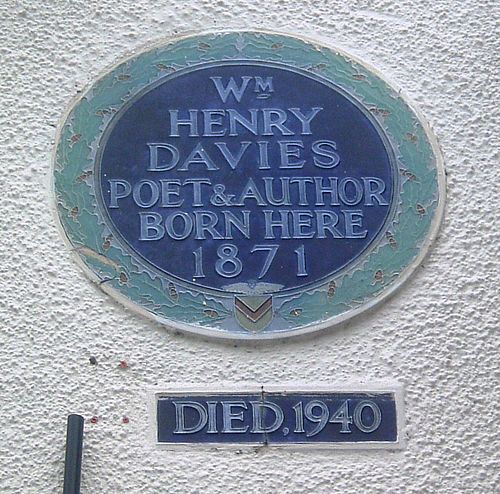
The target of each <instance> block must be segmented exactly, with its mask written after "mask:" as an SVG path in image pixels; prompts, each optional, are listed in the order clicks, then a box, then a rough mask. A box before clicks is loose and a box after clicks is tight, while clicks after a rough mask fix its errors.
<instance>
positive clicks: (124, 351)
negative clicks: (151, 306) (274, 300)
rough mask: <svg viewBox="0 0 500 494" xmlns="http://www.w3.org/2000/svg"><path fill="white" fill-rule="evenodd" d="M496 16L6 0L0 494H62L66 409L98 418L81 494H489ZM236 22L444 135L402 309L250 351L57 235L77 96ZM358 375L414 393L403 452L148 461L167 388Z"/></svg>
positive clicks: (435, 9)
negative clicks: (125, 284)
mask: <svg viewBox="0 0 500 494" xmlns="http://www.w3.org/2000/svg"><path fill="white" fill-rule="evenodd" d="M494 3H495V2H494V1H483V0H475V1H474V0H466V1H458V0H455V1H453V0H429V1H415V0H398V1H396V0H379V1H359V2H355V3H351V2H341V1H337V0H330V1H322V0H315V1H313V0H303V1H301V2H299V1H293V2H292V1H290V2H289V1H285V0H281V1H276V2H269V1H265V0H253V1H248V0H239V1H235V0H233V1H226V0H217V1H212V0H171V1H170V2H157V1H152V0H134V1H119V0H112V1H111V0H100V1H95V0H72V1H66V0H47V1H42V0H36V1H33V0H31V1H28V0H26V1H16V0H3V1H2V3H1V5H0V23H1V29H0V45H1V48H0V50H1V64H0V94H1V103H0V104H1V108H0V121H1V129H2V130H1V133H0V143H1V165H0V176H1V181H0V188H1V189H0V190H1V200H0V205H1V206H0V207H1V214H0V225H1V235H2V237H1V242H2V243H1V252H0V256H1V257H0V259H1V262H0V270H1V276H0V286H1V290H2V291H1V300H0V323H1V332H0V345H1V346H0V376H1V377H0V379H1V380H0V383H1V402H0V417H1V421H2V425H1V427H0V460H1V464H0V492H2V493H3V494H10V493H21V492H22V493H36V494H41V493H58V492H62V474H63V457H64V433H65V417H66V415H67V413H68V412H79V413H82V414H83V415H84V416H85V417H86V419H87V420H86V425H85V427H86V432H85V452H84V467H83V468H84V472H83V486H82V492H83V493H132V494H135V493H158V492H168V493H171V492H172V493H201V492H203V493H227V492H246V493H261V494H262V493H303V492H314V493H331V492H339V493H360V492H372V493H427V492H428V493H466V492H475V493H493V492H495V491H496V492H498V490H497V489H500V487H499V484H498V465H496V464H495V461H498V455H497V456H496V457H495V454H496V450H497V449H498V446H499V444H498V440H496V436H495V432H496V431H495V429H496V427H497V423H498V419H499V418H500V417H499V416H498V412H497V410H496V406H497V405H496V400H498V386H496V385H497V382H496V381H495V370H496V369H495V368H498V364H497V362H498V355H496V354H495V352H496V351H497V350H498V345H496V344H495V334H494V332H495V329H496V324H497V321H498V314H499V312H498V311H499V305H500V300H499V296H498V291H497V289H496V286H495V275H496V276H498V263H497V262H496V259H495V257H496V256H498V249H497V246H498V241H499V239H498V226H497V230H496V231H495V228H494V224H495V220H496V221H497V224H498V212H497V208H498V207H499V204H498V200H497V188H496V186H495V182H496V181H498V179H499V172H498V154H497V152H498V144H499V139H498V126H497V127H496V128H495V124H497V125H498V120H497V121H495V117H494V115H493V114H494V108H495V106H498V104H499V98H498V93H497V92H496V91H497V87H496V86H498V62H499V60H498V56H496V55H495V54H494V50H495V45H496V48H497V50H498V43H497V42H496V37H498V34H499V33H498V31H497V32H496V33H495V15H496V16H498V11H497V12H495V6H494ZM226 26H230V27H265V28H274V29H282V30H291V31H295V32H298V33H310V34H312V35H317V36H321V37H323V38H324V39H326V40H329V41H330V42H334V43H337V44H339V45H341V46H343V47H344V48H346V49H347V50H349V51H351V52H353V53H355V54H357V55H359V56H360V57H362V58H363V59H365V60H367V61H369V62H371V63H372V64H374V65H375V66H377V67H378V68H379V69H380V70H382V71H383V73H384V74H385V75H386V76H388V77H389V78H390V79H392V80H393V81H394V82H396V83H397V84H399V85H400V86H401V87H403V88H405V90H406V92H407V93H408V94H409V95H410V96H411V97H412V98H413V100H414V101H416V102H417V103H418V104H419V105H420V107H421V109H422V110H423V112H424V113H425V114H426V116H427V117H428V119H429V120H430V121H431V122H432V124H433V127H434V130H435V132H436V134H437V136H438V138H439V140H440V143H441V146H442V150H443V153H444V156H445V162H446V168H447V172H448V206H447V213H446V219H445V222H444V225H443V228H442V230H441V234H440V236H439V239H438V241H437V243H436V244H435V245H434V248H433V249H432V251H431V253H430V255H429V256H428V258H427V259H426V260H425V262H424V265H423V266H422V268H420V269H419V270H418V272H417V274H416V276H414V277H413V279H412V280H411V281H410V282H409V283H407V285H406V286H405V287H404V288H403V289H402V290H401V291H400V292H399V293H398V294H397V295H396V296H394V297H393V298H392V299H391V300H389V301H388V302H386V303H385V304H384V305H383V306H382V307H380V308H378V309H376V310H375V311H373V312H372V313H370V314H368V315H365V316H362V317H359V318H357V319H356V320H354V321H352V322H351V323H350V324H348V325H347V326H345V327H343V328H341V329H339V330H335V331H330V332H328V333H325V334H322V335H320V336H313V337H310V338H308V339H305V340H299V341H285V342H279V343H267V344H264V345H260V346H257V347H251V346H248V345H233V344H229V343H221V342H218V341H204V340H202V339H200V338H195V337H191V336H184V335H174V334H173V333H171V332H168V331H167V330H165V329H164V328H163V327H161V326H159V325H155V324H152V323H151V322H149V321H147V320H145V319H142V318H141V317H138V316H135V315H133V314H132V313H130V312H128V311H126V310H124V309H123V308H122V307H121V306H119V305H118V304H116V303H114V302H113V301H112V300H111V299H110V298H109V297H108V296H106V295H105V294H103V293H101V292H100V291H99V290H98V289H97V288H96V287H94V286H92V285H91V283H90V282H88V281H87V279H86V278H85V277H84V276H83V274H82V272H81V271H80V270H79V269H78V267H77V266H76V264H75V263H74V262H73V261H72V260H71V258H70V255H69V252H68V251H67V250H66V249H65V247H64V244H63V242H62V240H61V238H60V237H59V234H58V231H57V230H56V227H55V222H54V220H53V217H52V214H51V210H50V207H49V203H50V198H49V193H48V185H47V184H48V176H49V174H50V160H51V150H52V145H53V141H54V136H55V125H56V124H57V121H58V119H59V117H60V116H61V114H62V113H63V111H64V110H65V108H66V107H67V104H68V102H69V101H70V100H71V98H72V97H74V96H75V95H76V93H77V91H78V90H80V89H81V88H82V87H83V86H84V85H86V83H88V82H89V81H90V80H91V79H93V78H95V77H96V76H97V75H98V74H99V73H100V72H101V71H102V70H103V69H105V68H106V67H107V66H108V65H109V64H111V63H114V62H115V61H116V60H117V59H119V58H120V57H123V56H124V55H126V54H127V52H128V51H130V50H131V49H136V48H139V47H141V46H143V45H144V44H145V43H148V42H150V41H155V40H157V39H159V38H161V37H164V36H168V35H171V34H173V33H176V32H183V31H187V30H191V29H206V28H210V27H226ZM497 114H498V113H497ZM90 356H95V357H96V359H97V362H98V363H97V365H91V364H90V363H89V357H90ZM121 360H126V361H127V362H128V363H129V367H128V368H125V369H122V368H120V367H119V365H118V364H119V362H120V361H121ZM356 378H363V379H365V380H368V381H370V380H372V379H373V380H374V379H396V380H399V381H401V382H402V383H404V384H405V386H406V418H407V428H406V431H407V436H408V445H407V449H406V450H405V451H402V452H398V453H389V452H342V453H340V452H335V451H332V452H314V451H309V452H297V451H291V450H287V451H275V450H261V451H259V452H255V451H252V450H246V451H243V452H234V451H232V452H228V451H225V452H216V451H206V450H205V451H201V450H197V449H196V448H193V449H192V450H189V451H178V452H166V451H156V450H153V449H152V448H151V447H150V446H148V442H147V435H148V433H149V428H148V427H149V426H148V423H147V420H146V404H145V399H146V391H145V390H146V389H147V387H148V386H152V385H155V384H156V383H163V384H168V383H169V382H173V381H181V382H182V381H191V382H195V383H202V384H203V383H206V384H217V383H218V382H219V381H221V380H229V381H233V382H235V383H238V382H240V381H243V380H251V381H258V382H269V383H279V382H282V381H296V380H301V381H303V382H307V383H315V382H325V383H335V382H338V381H345V380H353V379H356ZM495 388H496V389H495ZM92 416H96V417H98V422H97V423H95V424H94V423H91V422H90V418H91V417H92ZM124 416H127V417H129V423H127V424H125V423H123V421H122V418H123V417H124Z"/></svg>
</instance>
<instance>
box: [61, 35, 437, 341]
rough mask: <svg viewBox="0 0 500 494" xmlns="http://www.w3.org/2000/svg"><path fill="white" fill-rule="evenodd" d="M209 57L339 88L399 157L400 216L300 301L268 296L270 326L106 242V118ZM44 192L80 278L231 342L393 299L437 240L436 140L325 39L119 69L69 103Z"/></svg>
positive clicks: (160, 48) (171, 49)
mask: <svg viewBox="0 0 500 494" xmlns="http://www.w3.org/2000/svg"><path fill="white" fill-rule="evenodd" d="M214 60H225V61H230V60H246V61H253V60H254V61H269V62H275V63H277V64H286V65H288V66H292V67H296V68H298V69H300V70H305V71H308V72H311V73H312V74H314V75H315V77H320V78H323V79H326V80H327V81H328V82H329V83H331V84H335V85H338V86H340V87H341V88H342V90H343V91H345V92H347V93H348V94H349V95H350V96H351V97H352V98H355V99H357V100H358V101H359V102H360V103H361V104H362V105H363V106H364V107H365V108H366V109H367V110H368V111H369V112H370V113H371V114H372V115H373V117H374V118H375V119H376V120H377V122H378V124H379V125H380V127H381V128H382V129H383V130H384V132H385V134H386V136H387V138H388V140H389V141H390V144H391V146H392V148H393V149H394V151H395V153H396V160H397V166H398V169H399V174H400V177H399V179H400V180H399V182H400V196H399V201H398V206H399V207H398V211H397V213H396V216H395V220H394V221H393V222H392V225H391V226H390V228H389V229H387V231H386V232H385V236H384V238H383V239H381V240H380V241H378V242H377V244H376V245H373V248H370V250H369V252H368V253H367V254H366V255H365V256H363V259H362V260H361V262H356V263H353V265H352V266H351V267H350V269H348V270H344V271H342V272H341V273H337V274H335V275H334V276H333V277H332V279H330V280H328V281H327V282H325V283H324V284H323V285H321V286H318V287H314V288H312V289H307V288H306V289H305V290H304V291H303V292H302V293H300V294H294V295H289V294H284V295H283V296H280V294H279V293H278V294H275V295H273V305H272V315H273V323H272V324H269V325H268V326H267V327H264V328H259V329H258V330H256V331H251V330H250V331H249V330H248V329H245V328H244V327H242V326H241V325H240V324H238V322H237V319H236V316H235V310H234V300H233V299H232V298H231V297H224V296H222V297H220V296H217V295H214V293H212V292H210V291H209V290H207V291H203V290H199V291H195V290H193V289H192V288H191V287H184V286H182V285H178V284H177V283H174V282H172V280H170V279H168V277H167V276H162V275H161V274H158V273H157V272H155V271H154V270H149V269H147V267H145V266H144V265H143V264H142V263H139V262H137V261H136V260H135V259H134V257H132V256H131V255H130V253H129V252H128V251H127V249H125V248H124V247H123V246H122V245H120V244H119V243H118V242H117V240H116V239H114V238H113V236H112V235H111V231H110V230H109V228H108V226H107V225H106V222H105V220H104V218H103V215H102V212H101V211H100V209H99V207H98V204H97V200H96V191H95V189H94V186H95V184H94V177H95V173H94V166H95V160H96V157H97V152H98V144H99V141H100V139H101V137H102V135H103V133H104V132H105V130H106V129H107V126H108V124H109V123H110V121H111V119H112V117H113V115H114V114H115V113H116V112H118V111H119V110H120V108H121V107H122V106H124V105H126V104H127V103H128V102H129V100H130V99H132V98H134V97H135V96H136V94H137V93H139V92H140V91H141V90H143V89H144V87H145V86H149V85H151V84H154V83H155V81H158V80H159V79H162V78H164V77H165V76H166V75H168V74H169V73H171V72H174V71H177V70H179V69H183V68H187V67H192V66H194V65H197V64H203V63H207V62H213V61H214ZM52 193H53V197H54V200H55V209H56V213H57V214H56V217H57V219H58V224H59V226H60V229H61V230H62V233H63V236H64V238H65V240H66V242H67V243H68V245H69V247H70V248H71V249H72V251H73V252H74V253H75V255H76V259H77V261H78V263H79V264H80V265H81V266H82V267H83V269H84V271H85V272H86V274H87V275H88V276H89V277H90V278H91V279H92V280H93V281H95V282H97V283H99V285H100V287H101V288H102V289H103V291H105V292H106V293H109V294H110V295H111V296H113V297H114V298H115V299H117V300H118V301H120V302H121V303H122V304H124V305H126V306H127V307H129V308H131V309H133V310H135V311H136V312H139V313H141V314H143V315H145V316H147V317H149V318H151V319H154V320H155V321H157V322H160V323H162V324H165V325H167V326H170V327H172V328H176V329H180V330H184V331H188V332H192V333H198V334H202V335H207V336H214V337H219V338H229V339H250V340H256V339H257V340H258V339H271V338H283V337H287V336H294V335H300V334H304V333H309V332H312V331H316V330H320V329H324V328H327V327H331V326H334V325H337V324H339V323H341V322H344V321H346V320H347V319H350V318H352V317H354V316H356V315H358V314H359V313H361V312H364V311H365V310H367V309H369V308H371V307H373V306H374V305H376V304H378V303H379V302H380V301H382V300H384V299H386V298H387V297H389V296H390V295H391V294H393V293H394V292H395V291H396V290H397V289H398V288H399V287H400V286H401V285H402V284H403V283H404V282H405V281H406V280H407V279H408V278H409V277H410V276H411V274H412V273H413V272H414V270H415V269H416V267H417V266H418V265H419V264H420V262H421V261H422V259H423V258H424V256H425V255H426V253H427V251H428V249H429V247H430V245H431V243H432V242H433V240H434V239H435V237H436V235H437V232H438V229H439V226H440V223H441V220H442V217H443V212H444V205H445V173H444V167H443V159H442V156H441V153H440V150H439V147H438V144H437V140H436V138H435V137H434V135H433V134H432V132H431V129H430V127H429V125H428V124H427V122H426V121H425V119H424V118H423V117H422V115H421V114H420V112H419V111H418V110H417V109H416V108H415V107H414V105H412V104H410V103H409V102H408V100H407V98H406V97H404V96H403V95H402V94H401V91H400V90H399V89H396V88H394V87H393V86H392V85H391V84H389V83H388V82H387V80H386V79H385V78H384V77H383V76H382V75H380V74H379V72H378V71H377V70H376V69H374V68H373V67H371V66H369V65H368V64H367V63H365V62H363V61H360V60H358V59H357V58H356V57H353V56H352V55H350V54H347V53H345V52H343V51H342V50H339V49H338V48H334V47H328V46H327V45H325V44H324V43H323V42H322V41H316V40H311V39H306V38H303V37H298V36H295V35H292V34H286V33H277V32H270V31H257V30H252V31H241V30H239V31H231V30H225V31H214V32H205V33H197V34H191V35H187V36H183V37H178V38H173V39H169V40H166V41H165V40H164V41H162V42H161V43H158V44H157V45H154V46H152V47H148V48H147V49H146V50H144V51H141V52H139V53H138V54H136V55H134V56H132V57H130V58H128V59H126V60H125V61H123V62H121V63H119V64H118V65H115V66H114V67H113V68H111V69H110V70H108V71H106V72H105V73H104V74H103V75H102V76H101V77H99V78H98V79H97V80H96V81H95V82H94V83H93V84H92V85H91V86H90V87H89V88H88V89H87V90H86V91H84V92H83V93H82V95H81V96H80V97H79V98H78V99H77V100H76V101H74V102H73V104H72V105H71V107H70V109H69V110H68V111H67V113H66V115H65V116H64V118H63V120H62V122H61V124H60V125H59V129H58V138H57V141H56V149H55V155H54V160H53V174H52Z"/></svg>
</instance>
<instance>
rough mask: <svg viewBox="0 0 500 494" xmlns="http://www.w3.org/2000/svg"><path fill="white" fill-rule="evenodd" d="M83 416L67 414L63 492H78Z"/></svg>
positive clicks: (71, 493)
mask: <svg viewBox="0 0 500 494" xmlns="http://www.w3.org/2000/svg"><path fill="white" fill-rule="evenodd" d="M82 445H83V417H82V416H81V415H76V414H71V415H68V428H67V431H66V460H65V464H64V490H63V494H80V475H81V472H82Z"/></svg>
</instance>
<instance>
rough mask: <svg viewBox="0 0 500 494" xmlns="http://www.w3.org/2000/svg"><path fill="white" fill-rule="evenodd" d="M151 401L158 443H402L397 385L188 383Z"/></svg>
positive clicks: (382, 445)
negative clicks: (203, 386)
mask: <svg viewBox="0 0 500 494" xmlns="http://www.w3.org/2000/svg"><path fill="white" fill-rule="evenodd" d="M154 406H155V421H156V441H157V443H158V444H165V445H189V444H208V445H242V444H247V445H255V446H259V445H269V446H284V445H313V446H315V447H318V446H319V447H334V448H387V449H396V448H400V447H401V446H402V437H401V425H402V424H401V422H402V418H401V415H402V397H401V389H400V388H399V387H394V388H393V389H386V388H377V389H367V388H365V387H362V388H361V387H360V388H351V389H338V388H331V389H325V388H321V389H319V388H318V389H316V390H314V389H307V388H295V389H293V388H290V387H286V388H285V387H281V388H280V387H276V386H273V387H271V386H265V387H252V388H246V389H241V388H240V389H237V390H233V389H225V390H223V391H222V390H221V391H212V390H209V389H205V390H200V389H195V388H189V387H186V388H185V389H184V390H179V389H176V390H172V391H165V392H159V393H156V394H155V404H154Z"/></svg>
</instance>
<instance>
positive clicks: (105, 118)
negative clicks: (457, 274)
mask: <svg viewBox="0 0 500 494" xmlns="http://www.w3.org/2000/svg"><path fill="white" fill-rule="evenodd" d="M438 159H439V156H438V154H437V151H436V146H435V144H434V141H433V139H432V137H431V136H430V134H429V131H428V130H427V129H426V127H425V125H424V124H423V123H422V122H421V121H420V120H419V118H418V117H417V115H416V114H415V112H414V111H413V110H411V109H410V107H409V106H408V105H407V103H406V102H405V101H404V100H403V99H401V97H400V96H399V95H398V94H396V93H395V92H394V91H393V90H392V89H391V88H390V87H389V86H388V85H387V84H386V83H385V82H384V81H383V80H381V79H380V78H379V77H378V76H376V75H374V74H373V73H372V72H371V71H369V70H368V69H367V68H366V67H365V66H364V65H362V64H360V63H359V62H356V61H354V60H352V59H350V58H349V57H348V56H346V55H343V54H342V55H341V54H339V53H338V52H336V51H331V50H329V49H327V48H325V47H318V46H316V45H314V44H311V43H310V42H307V41H303V40H301V39H298V38H292V37H288V36H283V35H277V34H269V33H257V32H245V33H241V32H240V33H216V34H209V35H200V36H193V37H188V38H183V39H179V40H176V41H173V42H171V43H169V44H167V45H164V46H161V47H159V48H155V49H153V50H150V51H147V52H145V53H142V54H141V55H138V56H137V57H135V58H133V59H130V60H128V61H126V62H125V63H123V64H121V65H119V66H118V67H116V68H115V69H114V70H113V71H111V72H110V73H108V74H107V75H105V76H104V77H103V78H101V79H100V80H99V81H97V82H96V83H95V84H94V85H93V86H92V88H91V89H90V90H89V91H88V92H87V93H86V94H85V95H84V96H83V98H82V99H81V100H80V101H79V102H78V103H77V104H76V105H75V106H74V108H73V109H72V111H71V113H70V114H69V116H68V117H67V119H66V121H65V123H64V124H63V127H62V129H61V136H60V139H59V144H58V149H57V155H56V163H55V181H54V185H55V193H56V198H57V205H58V211H59V217H60V219H61V222H62V225H63V228H64V231H65V233H66V235H67V237H68V239H69V240H70V242H71V244H72V246H74V247H75V248H76V251H77V252H78V254H79V256H80V258H81V259H82V260H83V262H84V264H85V266H86V267H87V268H89V269H90V271H91V273H92V274H93V275H94V276H95V277H96V278H97V279H98V280H99V281H100V282H104V283H103V285H102V286H103V287H104V288H105V289H106V290H108V291H110V292H111V293H112V294H114V295H118V296H119V298H120V299H121V300H124V298H125V300H126V301H130V302H132V303H133V304H134V306H135V307H137V308H140V309H142V312H145V313H147V314H149V315H152V316H153V317H155V318H156V319H158V320H160V321H162V322H166V323H167V324H169V325H171V326H175V327H179V328H182V329H187V330H193V331H198V332H200V331H201V332H205V333H209V334H214V335H218V336H225V337H250V338H268V337H273V336H284V335H289V334H297V333H300V332H305V331H310V330H312V329H315V328H318V327H322V326H327V325H332V324H334V323H335V322H340V321H341V320H344V319H346V318H348V317H350V316H352V315H354V314H356V313H358V312H359V311H360V310H362V309H363V308H365V307H368V306H370V305H372V304H373V303H374V302H376V301H377V300H379V299H381V298H383V297H384V296H385V295H386V294H388V293H390V292H391V291H392V290H393V289H394V288H395V287H396V286H398V285H399V284H400V283H401V281H402V280H403V279H405V278H406V277H407V276H408V274H409V273H410V272H411V270H412V268H413V267H414V266H415V265H416V263H417V262H418V261H419V260H420V258H421V257H422V255H423V253H424V251H425V249H426V248H427V246H428V244H429V242H430V240H431V238H432V236H433V235H434V234H435V231H436V229H437V225H438V223H439V219H440V216H441V210H442V205H443V192H442V189H443V174H442V170H441V168H440V163H439V162H438Z"/></svg>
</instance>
